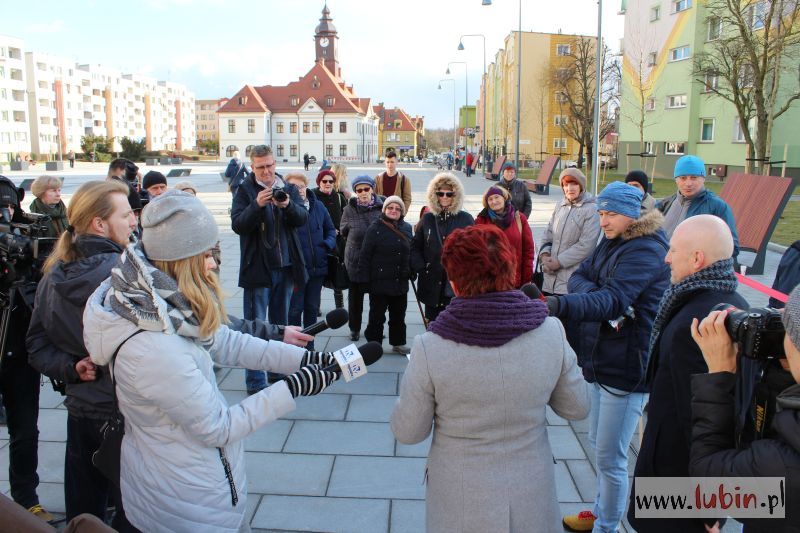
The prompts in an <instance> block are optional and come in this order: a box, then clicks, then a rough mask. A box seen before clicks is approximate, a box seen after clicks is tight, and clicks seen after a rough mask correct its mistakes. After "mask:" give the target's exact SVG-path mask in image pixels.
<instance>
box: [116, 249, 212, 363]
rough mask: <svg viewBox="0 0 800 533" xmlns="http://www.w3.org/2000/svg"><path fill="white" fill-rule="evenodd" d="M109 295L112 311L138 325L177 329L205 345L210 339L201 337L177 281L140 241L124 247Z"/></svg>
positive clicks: (166, 329) (170, 332) (155, 329)
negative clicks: (149, 255)
mask: <svg viewBox="0 0 800 533" xmlns="http://www.w3.org/2000/svg"><path fill="white" fill-rule="evenodd" d="M108 298H109V300H110V302H111V308H112V309H113V310H114V312H115V313H117V314H118V315H119V316H121V317H122V318H125V319H126V320H129V321H131V322H133V323H134V324H135V325H136V327H138V328H140V329H143V330H145V331H161V332H164V333H166V334H168V335H170V334H174V333H177V334H178V335H180V336H182V337H188V338H190V339H192V340H194V341H197V342H199V343H200V344H202V345H203V346H204V347H206V348H208V347H209V346H210V345H211V343H212V341H213V337H209V338H205V339H201V338H200V321H199V320H198V319H197V317H196V316H194V312H193V311H192V307H191V305H189V301H188V300H187V299H186V297H185V296H184V295H183V293H182V292H181V291H180V290H179V289H178V283H177V282H176V281H175V280H174V279H172V278H171V277H170V276H169V275H168V274H166V273H164V272H162V271H160V270H158V269H157V268H156V267H154V266H153V265H152V263H150V261H148V259H147V258H146V257H145V255H144V248H143V247H142V245H141V243H137V244H131V245H129V246H128V247H127V248H125V252H123V254H122V255H121V256H120V260H119V262H118V263H117V266H115V267H114V268H113V269H112V270H111V289H110V290H109V291H108Z"/></svg>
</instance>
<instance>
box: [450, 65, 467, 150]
mask: <svg viewBox="0 0 800 533" xmlns="http://www.w3.org/2000/svg"><path fill="white" fill-rule="evenodd" d="M450 65H464V149H465V150H466V148H467V126H469V121H468V120H467V119H468V117H469V114H468V113H467V107H468V106H469V83H468V82H467V62H466V61H451V62H449V63H448V64H447V72H445V74H450ZM464 157H465V158H466V154H465V155H464Z"/></svg>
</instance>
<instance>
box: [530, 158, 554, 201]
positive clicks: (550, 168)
mask: <svg viewBox="0 0 800 533" xmlns="http://www.w3.org/2000/svg"><path fill="white" fill-rule="evenodd" d="M560 160H561V158H560V157H558V156H557V155H551V156H548V158H547V159H545V160H544V162H543V163H542V168H541V169H540V170H539V175H538V176H536V181H533V182H532V181H530V180H527V181H526V182H525V185H526V186H527V187H528V190H529V191H531V192H532V193H535V194H550V179H551V178H552V177H553V172H555V170H556V167H557V166H558V162H559V161H560Z"/></svg>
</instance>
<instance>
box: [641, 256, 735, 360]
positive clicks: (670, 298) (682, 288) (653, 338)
mask: <svg viewBox="0 0 800 533" xmlns="http://www.w3.org/2000/svg"><path fill="white" fill-rule="evenodd" d="M738 285H739V282H738V281H737V280H736V274H735V273H734V271H733V259H732V258H728V259H723V260H721V261H717V262H716V263H714V264H712V265H709V266H708V267H706V268H704V269H703V270H701V271H699V272H695V273H694V274H692V275H691V276H687V277H685V278H684V279H682V280H681V281H679V282H678V283H676V284H675V285H671V286H670V287H669V288H668V289H667V290H666V291H664V296H662V297H661V303H659V305H658V313H656V318H655V321H654V322H653V331H652V333H651V334H650V345H649V347H648V351H647V354H648V357H652V356H653V350H654V349H655V347H656V343H657V342H658V337H659V335H661V329H662V328H663V327H664V326H665V325H666V324H667V321H669V319H670V318H671V317H672V313H673V311H675V309H677V308H678V307H679V306H681V305H683V303H684V302H685V301H686V300H687V299H689V297H691V296H692V294H694V293H695V292H697V291H701V290H712V291H721V292H728V293H731V292H734V291H735V290H736V287H737V286H738Z"/></svg>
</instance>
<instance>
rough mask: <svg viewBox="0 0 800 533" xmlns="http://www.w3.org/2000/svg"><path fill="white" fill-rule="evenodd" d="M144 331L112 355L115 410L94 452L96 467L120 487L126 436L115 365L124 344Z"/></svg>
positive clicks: (112, 387) (107, 421) (102, 429)
mask: <svg viewBox="0 0 800 533" xmlns="http://www.w3.org/2000/svg"><path fill="white" fill-rule="evenodd" d="M142 331H144V330H143V329H139V330H136V331H135V332H134V333H132V334H131V335H130V336H129V337H128V338H127V339H125V340H124V341H122V342H121V343H120V344H119V346H117V349H116V350H115V351H114V355H112V356H111V362H110V363H109V365H108V366H109V370H110V371H111V390H112V391H113V396H114V412H112V413H111V416H110V417H109V419H108V420H106V423H105V424H103V427H102V428H100V433H101V434H102V438H103V441H102V442H101V443H100V447H99V448H97V451H95V452H94V453H93V454H92V464H93V465H94V467H95V468H97V469H98V470H99V471H100V472H101V473H102V474H103V475H104V476H106V477H107V478H108V479H109V481H112V482H113V483H114V484H115V485H116V486H117V487H119V463H120V456H121V453H122V437H124V436H125V418H123V416H122V413H120V412H119V404H118V403H117V383H116V381H115V380H114V367H113V365H114V361H115V360H116V358H117V354H118V353H119V350H120V348H122V345H123V344H125V343H126V342H128V340H130V339H131V337H133V336H135V335H138V334H139V333H141V332H142Z"/></svg>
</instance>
